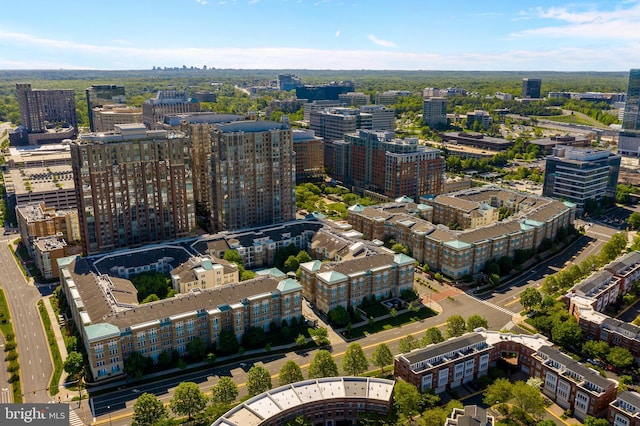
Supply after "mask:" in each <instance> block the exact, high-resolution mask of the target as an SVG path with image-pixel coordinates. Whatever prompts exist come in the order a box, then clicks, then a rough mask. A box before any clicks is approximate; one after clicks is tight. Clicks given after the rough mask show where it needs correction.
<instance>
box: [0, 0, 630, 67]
mask: <svg viewBox="0 0 640 426" xmlns="http://www.w3.org/2000/svg"><path fill="white" fill-rule="evenodd" d="M3 3H4V4H3V6H2V13H1V14H0V69H108V70H114V69H117V70H121V69H151V68H152V67H153V66H158V67H165V66H166V67H176V66H177V67H181V66H183V65H186V66H187V67H191V66H195V67H202V66H203V65H206V66H207V67H215V68H243V69H335V70H340V69H343V70H345V69H346V70H350V69H351V70H352V69H366V70H461V71H466V70H480V71H484V70H487V71H492V70H495V71H501V70H505V71H529V70H540V71H542V70H544V71H627V70H629V69H630V68H638V67H640V0H619V1H613V0H612V1H596V2H580V1H578V2H564V1H560V0H556V1H549V0H538V1H529V0H517V1H516V0H485V1H475V0H446V1H433V0H154V1H150V0H102V1H97V0H55V1H52V0H21V1H7V2H3Z"/></svg>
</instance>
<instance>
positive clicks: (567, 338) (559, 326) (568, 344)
mask: <svg viewBox="0 0 640 426" xmlns="http://www.w3.org/2000/svg"><path fill="white" fill-rule="evenodd" d="M551 339H552V340H553V341H554V342H555V343H557V344H559V345H560V346H562V347H564V348H577V347H578V346H579V345H580V342H582V328H580V326H579V325H578V323H577V321H576V320H575V318H574V317H570V318H569V319H568V320H567V321H561V322H556V323H555V324H554V325H553V328H552V329H551Z"/></svg>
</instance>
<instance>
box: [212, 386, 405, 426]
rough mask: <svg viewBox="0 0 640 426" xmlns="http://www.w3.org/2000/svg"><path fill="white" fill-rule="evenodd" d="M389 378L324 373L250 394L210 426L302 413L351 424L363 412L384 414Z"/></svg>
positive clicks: (313, 419) (270, 424) (268, 421)
mask: <svg viewBox="0 0 640 426" xmlns="http://www.w3.org/2000/svg"><path fill="white" fill-rule="evenodd" d="M394 384H395V383H394V381H393V380H386V379H377V378H367V377H325V378H322V379H312V380H305V381H302V382H296V383H292V384H289V385H286V386H280V387H278V388H275V389H271V390H268V391H267V392H264V393H261V394H260V395H257V396H254V397H253V398H250V399H248V400H247V401H245V402H243V403H241V404H239V405H237V406H235V407H234V408H232V409H231V410H229V411H228V412H227V413H225V414H224V415H222V417H220V418H219V419H218V420H216V421H215V422H214V423H213V424H212V425H211V426H230V425H264V426H276V425H282V424H287V423H290V422H292V421H293V420H294V419H296V418H298V417H303V418H305V419H306V420H307V421H309V422H310V423H313V424H315V425H318V424H322V425H334V424H335V425H354V424H357V423H359V421H360V420H361V419H362V418H363V417H364V416H366V415H367V414H370V415H376V416H380V417H382V418H384V417H385V416H388V415H389V413H390V412H391V406H392V404H393V386H394Z"/></svg>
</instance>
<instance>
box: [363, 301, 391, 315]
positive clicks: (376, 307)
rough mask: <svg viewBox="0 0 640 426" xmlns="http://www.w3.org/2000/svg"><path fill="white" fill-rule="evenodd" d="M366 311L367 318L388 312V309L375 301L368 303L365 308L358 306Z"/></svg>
mask: <svg viewBox="0 0 640 426" xmlns="http://www.w3.org/2000/svg"><path fill="white" fill-rule="evenodd" d="M360 309H362V310H363V311H365V312H366V313H367V318H370V317H374V318H378V317H381V316H383V315H387V314H388V313H389V309H387V308H385V307H384V306H383V305H382V303H380V302H376V303H374V304H373V305H369V306H367V307H366V308H364V309H363V308H360Z"/></svg>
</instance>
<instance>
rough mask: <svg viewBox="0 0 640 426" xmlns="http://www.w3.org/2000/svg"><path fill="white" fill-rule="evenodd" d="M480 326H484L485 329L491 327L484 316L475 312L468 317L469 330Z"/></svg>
mask: <svg viewBox="0 0 640 426" xmlns="http://www.w3.org/2000/svg"><path fill="white" fill-rule="evenodd" d="M479 327H482V328H485V329H487V328H489V323H488V322H487V320H486V319H485V318H484V317H481V316H480V315H477V314H474V315H471V316H470V317H469V318H467V331H473V330H475V329H476V328H479Z"/></svg>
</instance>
